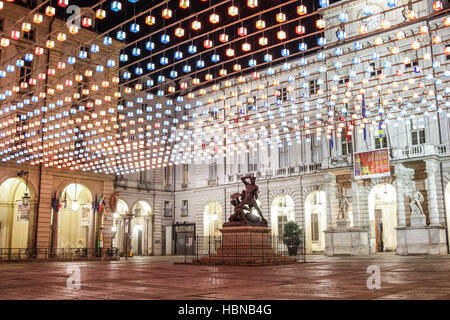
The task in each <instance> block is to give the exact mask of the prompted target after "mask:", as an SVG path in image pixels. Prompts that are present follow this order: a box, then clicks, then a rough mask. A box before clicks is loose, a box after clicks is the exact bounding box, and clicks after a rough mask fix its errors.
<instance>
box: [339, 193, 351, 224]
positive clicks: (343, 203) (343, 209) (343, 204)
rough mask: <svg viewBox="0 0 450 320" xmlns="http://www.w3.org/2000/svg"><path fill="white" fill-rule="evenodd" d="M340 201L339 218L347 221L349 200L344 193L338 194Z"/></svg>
mask: <svg viewBox="0 0 450 320" xmlns="http://www.w3.org/2000/svg"><path fill="white" fill-rule="evenodd" d="M338 200H339V218H340V219H347V210H348V205H349V203H348V199H347V197H346V196H344V195H343V194H342V193H340V194H338Z"/></svg>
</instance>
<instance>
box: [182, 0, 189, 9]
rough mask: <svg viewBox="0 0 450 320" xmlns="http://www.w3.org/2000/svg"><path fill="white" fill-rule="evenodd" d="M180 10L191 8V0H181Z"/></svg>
mask: <svg viewBox="0 0 450 320" xmlns="http://www.w3.org/2000/svg"><path fill="white" fill-rule="evenodd" d="M180 8H182V9H187V8H189V0H180Z"/></svg>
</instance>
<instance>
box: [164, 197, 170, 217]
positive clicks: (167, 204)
mask: <svg viewBox="0 0 450 320" xmlns="http://www.w3.org/2000/svg"><path fill="white" fill-rule="evenodd" d="M171 216H172V208H171V207H170V201H167V200H166V201H164V217H171Z"/></svg>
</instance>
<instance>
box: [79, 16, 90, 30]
mask: <svg viewBox="0 0 450 320" xmlns="http://www.w3.org/2000/svg"><path fill="white" fill-rule="evenodd" d="M81 25H82V26H83V27H85V28H89V27H91V26H92V19H91V18H89V17H84V18H83V19H82V20H81Z"/></svg>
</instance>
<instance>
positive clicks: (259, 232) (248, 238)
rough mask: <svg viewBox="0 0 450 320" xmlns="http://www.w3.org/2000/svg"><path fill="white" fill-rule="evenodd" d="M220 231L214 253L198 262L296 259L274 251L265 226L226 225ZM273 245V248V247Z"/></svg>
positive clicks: (243, 262)
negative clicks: (220, 234) (219, 240)
mask: <svg viewBox="0 0 450 320" xmlns="http://www.w3.org/2000/svg"><path fill="white" fill-rule="evenodd" d="M220 231H221V232H222V243H221V246H220V247H219V248H218V249H217V250H216V252H214V253H210V254H209V255H208V256H205V257H201V258H200V259H199V260H198V261H197V263H199V264H228V265H250V264H251V265H265V264H286V263H296V262H297V259H295V258H293V257H288V256H282V255H281V254H279V253H277V252H276V249H277V248H276V245H278V243H277V242H276V241H272V240H273V237H272V235H271V234H270V229H269V228H268V227H267V226H228V227H224V228H222V229H221V230H220ZM273 246H275V248H274V247H273Z"/></svg>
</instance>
